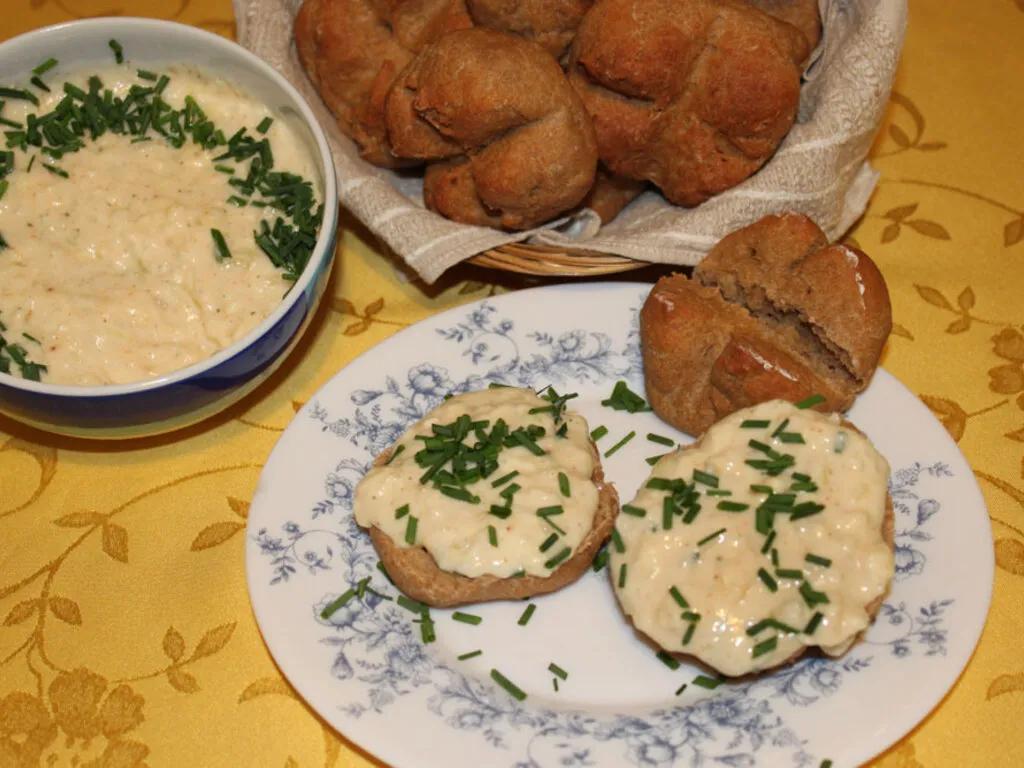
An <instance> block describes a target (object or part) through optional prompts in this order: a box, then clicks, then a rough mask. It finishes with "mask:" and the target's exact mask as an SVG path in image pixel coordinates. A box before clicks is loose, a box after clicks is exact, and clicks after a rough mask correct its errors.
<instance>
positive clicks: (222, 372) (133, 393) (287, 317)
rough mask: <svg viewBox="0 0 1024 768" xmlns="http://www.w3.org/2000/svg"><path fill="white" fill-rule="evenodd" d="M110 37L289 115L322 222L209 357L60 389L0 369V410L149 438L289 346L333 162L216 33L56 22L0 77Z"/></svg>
mask: <svg viewBox="0 0 1024 768" xmlns="http://www.w3.org/2000/svg"><path fill="white" fill-rule="evenodd" d="M111 39H116V40H117V41H118V42H120V43H121V45H122V46H123V47H124V50H125V52H126V54H127V55H128V57H129V58H130V59H131V62H132V64H133V65H138V66H141V67H145V66H147V65H154V66H155V65H158V64H163V65H166V64H168V63H171V62H182V63H188V64H191V65H193V66H195V67H197V68H199V69H201V70H203V71H205V72H208V73H210V74H214V75H219V76H221V77H224V78H225V79H226V80H229V81H231V82H234V83H236V84H238V85H239V86H240V87H242V88H243V89H245V90H247V91H248V92H249V93H251V94H252V95H253V96H254V97H255V98H257V99H261V100H263V101H264V102H265V103H266V104H268V105H270V106H271V107H273V108H274V109H275V111H277V112H278V113H280V114H282V115H286V116H290V117H293V118H294V119H295V122H296V127H297V128H298V129H299V131H298V132H299V133H300V135H301V136H302V137H303V139H304V140H305V141H306V142H307V144H308V149H309V151H310V152H311V153H312V154H313V156H314V157H316V158H317V159H318V163H317V170H318V172H319V176H320V178H319V182H320V188H321V189H322V190H323V200H324V220H323V223H322V225H321V228H320V234H319V236H318V238H317V242H316V247H315V248H314V250H313V253H312V255H311V257H310V259H309V263H308V264H307V265H306V268H305V270H304V271H303V272H302V274H301V275H300V276H299V279H298V280H297V281H296V282H295V284H294V286H293V287H292V289H291V290H290V291H289V292H288V294H287V295H286V296H285V297H284V299H283V300H282V301H281V303H280V304H279V305H278V307H277V308H276V309H275V310H274V311H273V312H272V313H271V314H270V315H269V316H268V317H267V318H266V319H265V320H264V321H263V322H262V323H260V324H259V325H258V326H256V328H254V329H253V330H252V331H250V332H249V333H248V334H247V335H246V336H245V337H243V338H242V339H240V340H239V341H237V342H236V343H234V344H232V345H231V346H229V347H227V348H225V349H223V350H221V351H220V352H218V353H217V354H215V355H213V356H212V357H209V358H207V359H205V360H203V361H201V362H198V363H196V364H194V365H191V366H189V367H187V368H182V369H181V370H177V371H174V372H172V373H169V374H167V375H165V376H161V377H160V378H157V379H151V380H147V381H142V382H138V383H134V384H124V385H107V386H91V387H83V386H66V385H58V384H47V383H45V382H35V381H28V380H25V379H22V378H20V377H16V376H12V375H7V374H2V373H0V412H2V413H4V414H5V415H7V416H10V417H12V418H14V419H17V420H19V421H22V422H24V423H27V424H30V425H32V426H35V427H38V428H41V429H44V430H48V431H51V432H59V433H62V434H70V435H77V436H84V437H101V438H117V437H138V436H142V435H152V434H157V433H160V432H168V431H170V430H174V429H178V428H179V427H183V426H187V425H189V424H193V423H195V422H197V421H200V420H202V419H205V418H207V417H209V416H212V415H213V414H215V413H217V412H219V411H221V410H223V409H224V408H226V407H228V406H229V405H231V404H232V403H235V402H237V401H238V400H239V399H240V398H242V397H243V396H245V395H246V394H247V393H249V392H251V391H252V390H253V389H254V388H255V387H256V386H257V385H258V384H259V383H260V382H262V381H263V380H264V379H266V378H267V377H268V376H269V375H270V374H271V373H272V372H273V371H274V370H275V369H276V368H277V367H278V366H279V365H280V364H281V363H282V362H283V360H284V359H285V357H286V356H287V354H288V353H289V352H290V351H291V350H292V348H293V347H294V346H295V345H296V343H297V342H298V340H299V338H300V337H301V336H302V333H303V332H304V331H305V329H306V327H307V326H308V325H309V322H310V320H311V319H312V317H313V314H314V313H315V311H316V307H317V305H318V304H319V302H320V299H321V297H322V295H323V291H324V287H325V285H326V283H327V278H328V276H329V274H330V270H331V264H332V261H333V258H334V245H335V238H336V235H337V229H338V191H337V184H336V180H335V175H334V165H333V163H332V161H331V155H330V150H329V149H328V148H327V140H326V138H325V137H324V134H323V131H322V130H321V128H320V126H319V124H318V123H317V121H316V118H315V117H314V116H313V113H312V112H311V111H310V109H309V106H308V105H307V104H306V102H305V101H304V100H303V98H302V96H300V95H299V93H298V91H296V90H295V88H294V87H292V85H291V84H290V83H288V81H287V80H285V79H284V78H283V77H282V76H281V75H280V74H279V73H278V72H276V71H275V70H274V69H273V68H272V67H271V66H270V65H269V64H267V63H266V62H264V61H263V60H262V59H260V58H258V57H256V56H254V55H253V54H251V53H249V52H248V51H247V50H245V49H244V48H242V47H241V46H239V45H236V44H235V43H232V42H230V41H228V40H225V39H224V38H221V37H218V36H217V35H214V34H211V33H209V32H205V31H203V30H200V29H196V28H194V27H189V26H186V25H183V24H176V23H174V22H168V21H158V20H153V19H135V18H105V19H90V20H86V21H75V22H70V23H67V24H58V25H56V26H52V27H46V28H44V29H39V30H36V31H33V32H29V33H27V34H24V35H21V36H19V37H16V38H13V39H12V40H9V41H7V42H5V43H3V44H0V82H10V81H14V82H18V81H20V80H22V79H24V76H25V73H27V72H30V71H31V70H32V68H33V67H35V66H36V65H38V64H39V62H40V61H45V60H46V59H48V58H50V57H54V58H56V59H58V60H59V61H60V64H61V69H84V68H87V67H93V66H102V65H109V63H110V56H111V52H110V48H109V47H108V41H109V40H111ZM303 126H304V128H305V130H302V127H303Z"/></svg>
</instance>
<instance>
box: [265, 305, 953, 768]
mask: <svg viewBox="0 0 1024 768" xmlns="http://www.w3.org/2000/svg"><path fill="white" fill-rule="evenodd" d="M623 293H628V294H629V295H630V301H629V304H628V305H626V306H624V307H622V315H623V316H625V317H627V318H628V321H627V322H625V323H623V326H624V328H622V329H621V330H619V331H618V332H617V333H615V332H608V331H606V330H603V329H601V328H590V327H588V328H586V329H583V328H579V327H568V328H566V327H561V326H560V327H557V328H556V327H543V328H538V327H536V326H537V325H538V324H537V323H536V322H534V324H533V325H532V326H531V319H530V318H529V317H528V316H527V315H526V313H524V312H522V311H521V310H520V311H519V312H518V313H513V314H507V313H503V312H502V311H501V310H500V309H499V307H498V306H497V304H498V303H499V302H500V300H499V301H484V302H481V303H478V304H476V305H474V306H471V307H469V308H466V309H465V310H464V311H462V312H449V313H446V315H444V316H440V317H439V318H435V322H434V323H433V326H434V327H433V328H432V333H433V336H434V337H435V338H436V341H435V342H434V344H435V345H436V348H435V349H432V350H431V352H430V354H427V353H426V351H425V350H423V351H422V353H423V355H424V356H423V357H422V358H421V359H419V360H416V359H415V357H414V356H412V357H411V356H410V355H409V354H408V353H407V354H406V356H405V360H407V361H408V362H407V363H405V364H398V363H392V364H390V365H386V366H383V368H382V370H380V372H379V375H377V376H373V375H363V376H361V377H360V381H359V384H360V386H359V387H356V388H351V387H347V388H344V389H341V390H340V393H343V394H340V393H333V392H332V393H331V397H329V398H320V397H318V398H316V399H315V400H314V401H313V402H311V403H310V404H309V405H308V406H307V407H306V408H305V410H304V411H303V412H302V413H301V414H300V416H299V417H298V418H299V420H306V421H307V423H309V424H311V425H314V426H315V427H316V428H317V430H318V431H319V432H320V433H323V434H324V435H325V436H327V437H329V438H330V440H332V441H334V442H332V443H329V445H333V446H335V448H334V449H333V450H335V451H336V453H335V455H336V456H340V457H341V458H339V459H337V460H336V461H335V462H333V463H332V464H331V466H330V467H329V469H328V470H327V471H326V472H325V473H324V474H323V475H321V478H322V479H321V482H320V486H319V487H320V490H319V492H318V493H317V494H316V498H315V500H313V501H312V502H311V503H310V504H309V505H308V508H306V509H305V510H297V509H293V510H292V511H291V512H290V513H289V515H288V516H287V519H281V518H280V517H278V520H277V523H276V525H273V526H270V525H262V526H260V527H256V528H255V529H251V530H250V541H251V546H252V547H253V548H254V549H253V552H252V555H251V558H250V562H253V561H256V562H260V563H262V564H263V567H262V569H261V570H260V574H261V575H260V576H259V578H263V579H264V584H265V587H266V589H270V590H274V589H286V588H287V585H288V584H289V583H291V582H292V581H294V580H295V579H296V578H299V577H301V578H302V579H303V580H304V581H303V583H304V588H303V594H304V595H306V596H307V600H308V602H307V615H308V616H309V621H310V622H311V625H312V626H316V627H319V631H318V632H315V631H314V632H311V635H315V636H316V637H317V639H316V642H317V643H319V644H320V645H321V646H325V647H327V648H329V649H330V651H331V662H330V669H329V670H325V673H326V674H329V675H330V677H331V678H332V679H334V680H336V681H339V682H344V683H346V684H354V686H353V687H349V688H346V690H347V691H349V694H348V695H347V696H346V697H345V699H344V701H339V702H338V704H337V705H336V706H337V709H338V712H339V713H341V715H342V716H343V717H344V718H345V720H346V722H350V723H351V722H361V721H363V720H365V719H366V718H381V717H387V716H388V712H389V710H390V709H391V708H392V707H394V706H395V705H396V703H397V702H399V701H402V700H403V699H404V697H408V696H410V695H416V696H418V697H420V698H421V699H422V700H423V702H424V709H425V711H426V712H427V713H429V715H430V716H432V717H433V718H435V720H436V724H437V725H443V726H446V727H448V728H450V729H453V730H454V731H457V732H460V733H470V734H476V735H477V737H478V738H479V739H480V741H481V743H482V744H485V745H486V746H487V748H489V749H491V750H493V751H494V755H495V756H494V764H495V765H498V764H501V765H508V766H514V767H515V768H527V767H529V768H537V767H539V766H548V765H552V766H554V765H558V766H587V765H606V764H613V765H626V764H629V765H636V766H645V767H646V766H671V765H691V764H707V763H714V764H722V765H728V766H753V765H761V764H766V763H771V764H784V765H796V766H804V765H817V764H818V763H819V762H820V760H821V758H822V757H823V755H815V754H812V750H810V749H809V747H808V739H807V738H806V736H805V735H803V734H802V732H801V731H800V730H799V729H798V728H797V727H796V726H794V725H793V724H791V722H790V721H791V720H794V719H799V718H796V717H795V716H794V713H795V712H798V711H799V710H803V709H808V708H811V707H813V706H815V705H816V704H818V703H819V702H822V701H823V700H827V699H831V698H832V697H834V696H836V695H837V694H839V693H840V692H841V690H842V689H843V688H844V686H847V685H848V684H849V683H850V681H853V680H856V679H857V678H858V677H859V676H862V675H863V674H864V673H865V671H867V670H871V669H872V668H873V667H874V666H876V665H877V664H878V663H880V660H884V661H885V663H886V664H889V663H892V662H893V661H894V660H895V661H899V662H903V663H905V661H906V660H908V659H914V658H919V659H922V660H923V659H925V658H928V657H943V656H945V654H946V653H947V648H948V645H949V639H950V631H951V626H952V622H951V619H952V616H951V614H952V612H954V611H955V610H956V607H957V605H958V603H957V600H956V598H955V597H954V596H953V593H952V592H951V593H948V594H937V595H933V594H932V593H929V596H928V599H924V600H917V599H916V598H915V597H913V596H914V595H915V592H914V590H910V589H905V588H904V586H905V585H908V584H913V583H914V582H916V581H924V580H927V579H928V574H929V559H930V557H932V550H933V549H934V547H935V539H936V532H935V529H936V528H937V527H938V526H939V525H940V524H941V522H942V520H943V514H944V513H945V512H946V504H945V501H944V495H945V493H946V487H945V486H946V485H948V484H949V483H955V482H956V479H957V471H956V470H955V469H954V467H952V466H951V465H950V463H949V462H947V461H945V460H929V461H912V462H910V463H906V464H904V465H901V466H899V467H894V470H893V473H892V478H891V483H890V491H891V496H892V498H893V502H894V510H895V513H896V531H895V549H896V575H895V580H894V589H893V595H892V596H891V597H890V599H889V600H888V601H887V602H886V603H885V604H884V605H883V607H882V609H881V610H880V612H879V616H878V619H877V621H876V623H875V625H874V626H873V628H872V630H871V632H870V633H869V636H868V638H867V640H866V642H864V643H861V644H859V645H858V646H856V647H855V648H854V649H853V650H852V651H851V652H849V653H848V654H846V655H845V656H844V657H842V658H841V659H838V660H833V659H828V658H825V657H819V656H809V657H806V658H805V659H803V660H801V661H799V662H797V663H795V664H793V665H790V666H788V667H785V668H783V669H780V670H777V671H776V672H774V673H773V674H770V675H762V676H760V677H757V678H754V679H750V680H745V681H741V682H733V683H728V684H725V685H722V686H720V687H719V688H717V689H716V690H714V691H701V690H700V689H696V691H695V689H694V688H693V687H692V686H691V688H690V690H689V691H687V692H686V693H685V694H684V695H682V696H680V697H679V699H678V703H674V705H670V706H661V707H653V708H651V707H648V708H644V709H637V708H635V707H633V708H629V710H628V711H622V712H614V713H609V712H607V711H602V712H600V713H595V712H588V711H580V710H578V709H572V708H555V707H549V706H537V705H532V704H531V703H530V702H529V700H528V701H527V702H523V703H518V702H516V701H515V700H513V699H512V698H511V697H509V696H508V695H507V694H505V693H504V692H502V691H500V690H499V689H497V688H496V687H495V686H494V685H492V684H491V683H490V681H489V680H487V679H486V678H483V679H481V678H478V677H476V676H473V675H470V674H465V673H463V672H462V671H460V670H458V669H456V668H454V667H453V665H452V664H450V663H447V662H445V661H443V660H442V659H441V658H439V657H438V655H437V654H436V653H434V651H433V649H432V648H431V646H424V645H423V643H422V642H421V640H420V637H419V630H418V627H417V625H416V624H414V623H412V622H411V621H410V615H409V614H408V613H407V612H406V611H404V610H403V609H402V608H400V607H398V606H397V605H396V604H395V603H394V602H391V601H388V600H385V599H383V598H382V597H380V596H379V595H378V594H376V593H373V592H368V593H366V594H365V595H364V596H363V597H362V598H354V599H352V600H350V601H349V602H348V603H347V604H346V605H345V606H344V607H343V608H341V609H340V610H338V611H336V612H335V613H333V614H332V615H331V616H330V618H329V619H323V618H321V617H320V612H321V611H322V609H323V608H324V607H325V606H326V605H328V604H329V603H330V602H331V601H333V600H334V599H336V598H337V597H338V595H339V594H340V592H341V591H344V586H343V585H346V584H352V583H355V582H356V581H357V580H359V579H362V578H365V577H371V578H374V577H376V579H377V582H378V585H377V586H378V588H380V584H381V583H382V578H381V577H380V574H379V572H378V571H377V570H376V564H377V557H376V554H375V552H374V551H373V548H372V546H371V545H370V543H369V540H368V538H367V537H366V536H365V533H364V532H362V531H361V530H360V529H359V528H358V526H357V525H356V524H355V522H354V520H353V518H352V498H353V492H354V488H355V486H356V484H357V483H358V482H359V479H360V478H361V477H362V475H363V474H364V473H365V472H366V470H367V469H368V468H369V466H370V463H371V462H372V459H373V456H375V455H376V454H378V453H379V452H380V451H381V450H383V449H384V448H386V447H387V446H388V445H390V444H391V443H392V442H393V441H394V440H395V439H396V438H397V437H398V436H399V435H400V434H401V433H402V432H403V431H404V430H405V429H406V428H407V427H408V426H409V425H411V424H412V423H413V422H415V421H417V420H419V419H420V418H422V417H423V416H424V415H425V414H426V413H427V412H428V411H430V410H431V409H432V408H433V407H435V406H436V405H437V404H438V403H439V402H440V401H441V399H442V398H443V397H444V395H446V394H447V393H449V392H456V393H457V392H464V391H468V390H473V389H479V388H482V387H486V386H487V384H488V383H490V382H501V383H505V384H511V385H518V386H526V387H532V388H534V389H540V388H542V387H545V386H547V385H552V386H555V387H556V388H559V389H561V390H563V391H565V390H566V389H567V388H570V389H572V390H576V389H584V388H587V387H590V388H591V389H593V388H595V387H597V388H598V389H606V390H610V388H611V385H612V384H613V383H614V382H615V381H616V380H618V379H623V378H624V379H627V380H628V381H629V382H630V384H631V385H632V386H635V387H639V386H640V384H641V382H642V377H641V375H640V355H639V333H638V310H639V303H638V301H637V298H636V296H637V294H638V293H639V291H637V289H636V288H634V287H631V290H630V291H629V292H623ZM620 301H621V299H620ZM520 325H522V326H530V327H525V328H520V327H519V326H520ZM428 343H429V342H428ZM406 346H407V348H408V350H409V351H411V352H412V355H415V354H416V353H417V352H418V351H421V350H420V349H419V347H417V346H416V345H406ZM371 382H372V383H371ZM322 450H332V449H330V448H322ZM613 479H614V478H613ZM317 584H319V585H320V586H319V587H317V586H315V585H317ZM339 586H341V589H339ZM382 591H383V590H382ZM391 593H392V594H393V590H391ZM908 595H909V596H911V597H908ZM353 692H354V693H355V695H353ZM672 703H673V702H671V700H670V704H672ZM824 756H827V755H824Z"/></svg>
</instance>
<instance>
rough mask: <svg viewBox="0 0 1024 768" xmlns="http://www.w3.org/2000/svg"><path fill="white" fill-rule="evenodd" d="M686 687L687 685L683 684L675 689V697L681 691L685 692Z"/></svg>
mask: <svg viewBox="0 0 1024 768" xmlns="http://www.w3.org/2000/svg"><path fill="white" fill-rule="evenodd" d="M687 685H688V684H687V683H683V684H682V685H680V686H679V687H678V688H676V693H675V695H676V696H678V695H679V694H680V693H682V692H683V691H685V690H686V686H687Z"/></svg>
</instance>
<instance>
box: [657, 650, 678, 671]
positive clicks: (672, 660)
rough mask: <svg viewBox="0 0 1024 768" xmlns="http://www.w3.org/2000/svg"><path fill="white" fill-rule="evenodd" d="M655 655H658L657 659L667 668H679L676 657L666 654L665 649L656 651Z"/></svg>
mask: <svg viewBox="0 0 1024 768" xmlns="http://www.w3.org/2000/svg"><path fill="white" fill-rule="evenodd" d="M656 656H657V657H658V661H660V662H661V663H662V664H664V665H665V666H666V667H668V668H669V669H672V670H676V669H679V659H677V658H676V657H675V656H672V655H671V654H668V653H666V652H665V651H658V653H657V654H656Z"/></svg>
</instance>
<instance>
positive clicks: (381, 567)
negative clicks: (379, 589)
mask: <svg viewBox="0 0 1024 768" xmlns="http://www.w3.org/2000/svg"><path fill="white" fill-rule="evenodd" d="M377 570H378V571H380V572H381V573H383V574H384V578H385V579H387V580H388V583H389V584H391V585H392V586H394V583H395V582H393V581H392V580H391V575H390V574H389V573H388V569H387V568H385V567H384V563H382V562H381V561H380V560H378V561H377Z"/></svg>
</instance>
